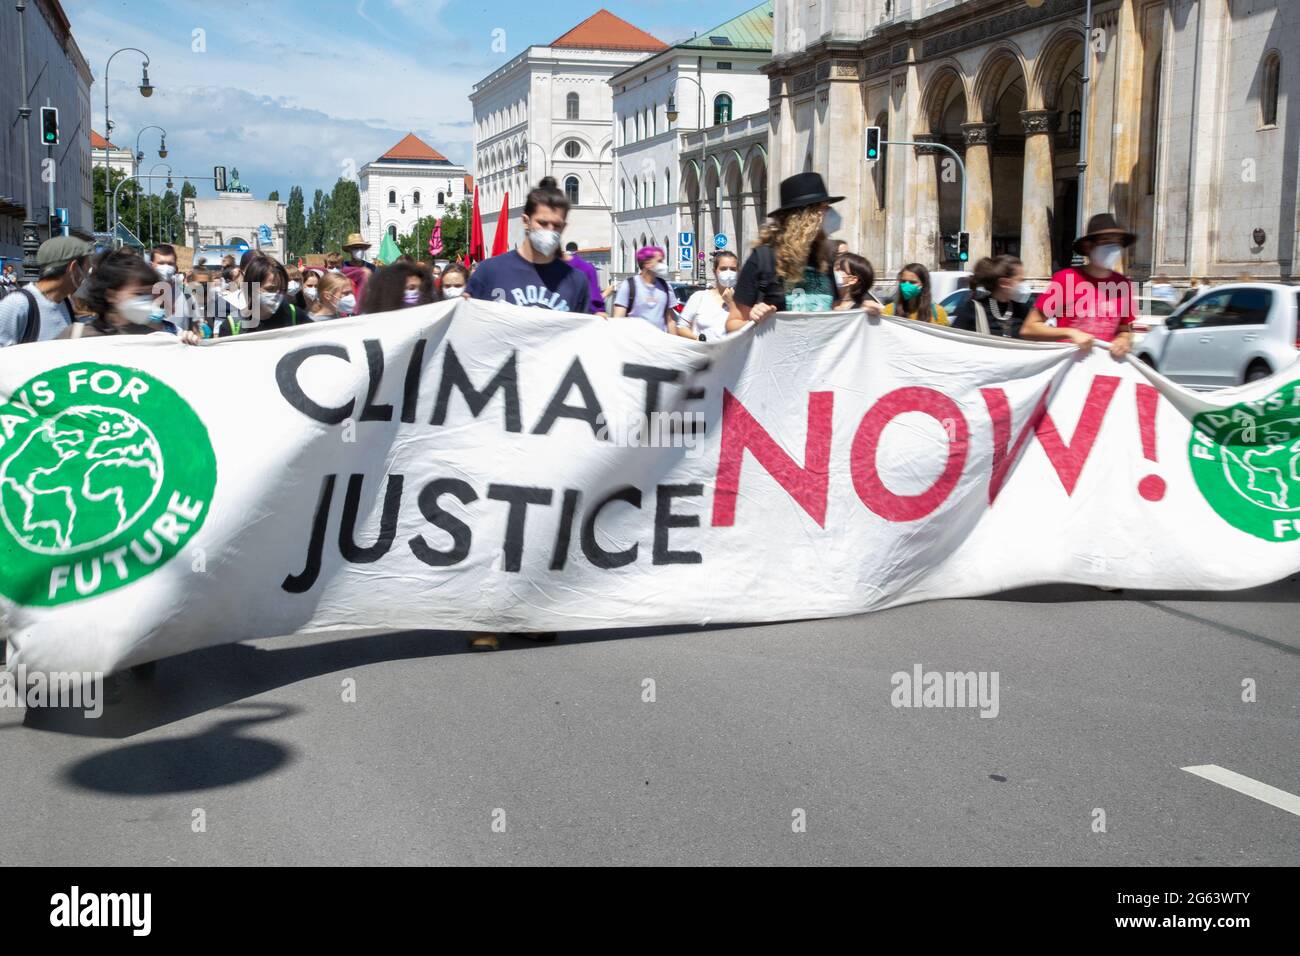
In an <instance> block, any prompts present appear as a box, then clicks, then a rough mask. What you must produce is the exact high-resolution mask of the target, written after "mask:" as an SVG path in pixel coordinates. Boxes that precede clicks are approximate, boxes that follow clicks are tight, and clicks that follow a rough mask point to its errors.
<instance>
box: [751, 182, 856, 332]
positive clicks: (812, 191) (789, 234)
mask: <svg viewBox="0 0 1300 956" xmlns="http://www.w3.org/2000/svg"><path fill="white" fill-rule="evenodd" d="M843 198H844V197H843V196H832V195H830V194H829V193H827V192H826V183H825V182H823V181H822V177H821V176H820V175H819V174H818V173H799V174H798V175H795V176H791V177H789V178H788V179H785V180H782V182H781V205H780V206H778V207H777V208H776V209H773V210H771V211H770V212H768V214H767V215H768V222H767V224H766V225H764V226H763V228H762V230H760V232H759V235H758V245H757V246H755V248H754V251H753V252H751V253H750V254H749V258H748V259H746V260H745V265H744V267H743V268H742V269H741V270H740V276H739V278H738V279H737V280H736V289H735V292H734V294H733V296H732V298H733V303H732V310H731V317H730V318H729V319H727V331H728V332H734V331H736V330H737V329H741V328H744V326H745V323H747V322H761V321H762V320H763V319H765V318H767V317H768V316H769V315H771V314H772V313H773V312H830V311H831V310H833V309H834V308H835V299H836V295H837V289H836V287H835V276H834V273H833V272H832V271H831V265H832V263H831V258H832V257H831V248H830V242H829V241H828V239H827V233H828V232H831V233H834V232H837V231H838V230H839V224H840V218H839V213H837V212H836V211H835V210H833V209H831V203H837V202H839V201H840V200H841V199H843ZM872 304H873V305H874V303H872ZM877 310H878V307H877Z"/></svg>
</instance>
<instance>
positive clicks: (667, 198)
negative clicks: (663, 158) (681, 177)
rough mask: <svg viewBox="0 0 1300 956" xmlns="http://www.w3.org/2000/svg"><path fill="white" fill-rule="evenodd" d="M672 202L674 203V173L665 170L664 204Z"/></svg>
mask: <svg viewBox="0 0 1300 956" xmlns="http://www.w3.org/2000/svg"><path fill="white" fill-rule="evenodd" d="M672 201H673V171H672V170H671V169H665V170H664V202H668V203H670V202H672Z"/></svg>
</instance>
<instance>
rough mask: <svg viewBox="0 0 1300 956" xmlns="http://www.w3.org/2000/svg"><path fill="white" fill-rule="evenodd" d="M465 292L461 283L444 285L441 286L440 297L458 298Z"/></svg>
mask: <svg viewBox="0 0 1300 956" xmlns="http://www.w3.org/2000/svg"><path fill="white" fill-rule="evenodd" d="M464 293H465V287H464V286H463V285H445V286H443V287H442V297H443V298H444V299H459V298H460V297H461V296H462V295H464Z"/></svg>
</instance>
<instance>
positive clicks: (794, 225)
mask: <svg viewBox="0 0 1300 956" xmlns="http://www.w3.org/2000/svg"><path fill="white" fill-rule="evenodd" d="M758 242H759V245H764V246H771V247H772V250H773V252H775V253H776V272H777V275H779V276H780V277H781V278H782V279H784V280H785V281H786V282H799V281H800V280H802V279H803V269H804V266H806V265H807V264H808V260H809V256H810V255H811V254H812V252H813V250H814V248H815V249H816V253H817V258H816V260H815V264H816V267H817V270H818V271H819V272H826V271H827V269H828V268H829V266H830V256H829V254H828V251H827V248H826V233H824V232H822V213H821V209H820V207H818V206H804V207H803V208H801V209H792V210H791V211H789V212H779V213H777V214H776V215H775V216H773V217H772V218H771V219H769V220H768V221H767V223H766V224H764V226H763V228H762V229H760V230H759V233H758Z"/></svg>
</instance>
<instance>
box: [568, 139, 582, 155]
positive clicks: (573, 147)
mask: <svg viewBox="0 0 1300 956" xmlns="http://www.w3.org/2000/svg"><path fill="white" fill-rule="evenodd" d="M581 152H582V147H581V146H579V145H578V141H577V140H576V139H571V140H569V141H568V142H567V143H565V144H564V155H565V156H567V157H569V159H577V158H578V155H579V154H580V153H581Z"/></svg>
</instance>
